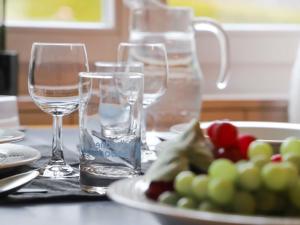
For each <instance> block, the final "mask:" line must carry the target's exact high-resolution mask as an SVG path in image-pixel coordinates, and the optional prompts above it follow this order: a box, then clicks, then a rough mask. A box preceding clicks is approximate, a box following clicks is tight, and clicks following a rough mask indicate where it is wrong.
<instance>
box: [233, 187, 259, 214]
mask: <svg viewBox="0 0 300 225" xmlns="http://www.w3.org/2000/svg"><path fill="white" fill-rule="evenodd" d="M232 207H233V211H234V212H236V213H240V214H248V215H251V214H254V213H255V208H256V203H255V198H254V197H253V196H252V195H251V194H250V193H248V192H245V191H238V192H236V193H235V195H234V197H233V200H232Z"/></svg>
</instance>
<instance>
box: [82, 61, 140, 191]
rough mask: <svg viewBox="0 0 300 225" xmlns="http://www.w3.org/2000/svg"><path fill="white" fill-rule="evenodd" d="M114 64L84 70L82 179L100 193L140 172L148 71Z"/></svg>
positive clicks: (90, 187) (83, 184) (84, 183)
mask: <svg viewBox="0 0 300 225" xmlns="http://www.w3.org/2000/svg"><path fill="white" fill-rule="evenodd" d="M111 66H112V67H115V69H114V70H112V71H111V72H107V71H104V72H101V71H97V72H94V73H84V72H83V73H80V84H81V85H80V86H81V87H80V107H79V108H80V152H81V157H80V185H81V188H82V190H84V191H88V192H97V193H101V194H103V193H105V191H106V187H107V186H108V185H109V184H110V183H111V182H113V181H115V180H117V179H121V178H125V177H132V176H136V175H139V174H140V172H141V113H142V99H143V88H144V79H143V74H142V73H138V72H130V69H129V70H128V69H126V68H127V67H124V66H123V65H111ZM122 67H124V70H123V69H122Z"/></svg>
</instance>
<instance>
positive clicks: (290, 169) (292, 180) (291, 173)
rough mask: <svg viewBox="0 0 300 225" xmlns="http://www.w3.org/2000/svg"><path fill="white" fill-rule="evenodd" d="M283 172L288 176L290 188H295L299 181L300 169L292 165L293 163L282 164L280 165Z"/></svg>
mask: <svg viewBox="0 0 300 225" xmlns="http://www.w3.org/2000/svg"><path fill="white" fill-rule="evenodd" d="M280 164H281V167H282V168H283V170H285V173H286V175H287V182H288V185H287V186H288V187H293V186H294V185H295V184H296V182H297V179H298V169H297V167H296V166H295V165H294V164H293V163H291V162H282V163H280Z"/></svg>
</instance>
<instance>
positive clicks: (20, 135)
mask: <svg viewBox="0 0 300 225" xmlns="http://www.w3.org/2000/svg"><path fill="white" fill-rule="evenodd" d="M1 130H4V131H5V130H9V131H11V132H15V133H17V135H16V137H12V138H2V139H1V136H0V144H4V143H10V142H14V141H20V140H23V139H24V137H25V133H24V132H22V131H19V130H17V129H11V128H9V129H1Z"/></svg>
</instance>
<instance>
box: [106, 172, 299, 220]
mask: <svg viewBox="0 0 300 225" xmlns="http://www.w3.org/2000/svg"><path fill="white" fill-rule="evenodd" d="M147 187H148V183H147V182H146V181H145V180H144V178H143V177H139V178H134V179H126V180H120V181H117V182H115V183H113V184H112V185H111V186H110V187H109V189H108V191H107V194H108V196H109V197H110V198H111V199H112V200H114V201H116V202H118V203H121V204H124V205H127V206H129V207H132V208H136V209H140V210H144V211H147V212H150V213H153V214H154V215H155V216H157V218H158V219H159V220H160V222H161V224H163V225H200V224H201V225H299V224H300V219H297V218H282V217H262V216H241V215H233V214H221V213H209V212H200V211H196V210H186V209H179V208H175V207H171V206H166V205H162V204H159V203H156V202H154V201H151V200H149V199H147V197H146V196H145V194H144V193H145V190H146V189H147Z"/></svg>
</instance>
